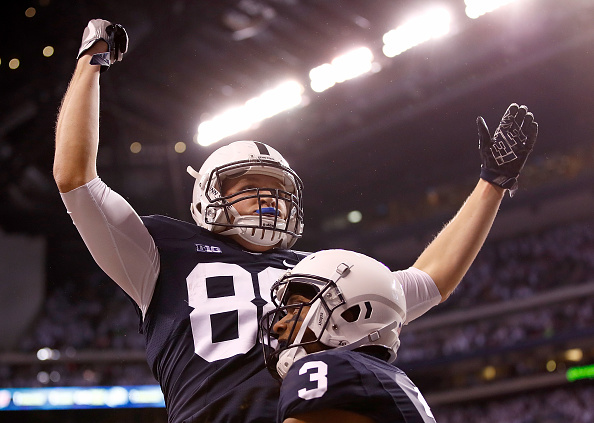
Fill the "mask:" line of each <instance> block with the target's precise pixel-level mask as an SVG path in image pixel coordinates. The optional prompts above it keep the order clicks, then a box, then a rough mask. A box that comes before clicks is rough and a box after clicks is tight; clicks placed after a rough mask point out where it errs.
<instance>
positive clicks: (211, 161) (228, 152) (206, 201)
mask: <svg viewBox="0 0 594 423" xmlns="http://www.w3.org/2000/svg"><path fill="white" fill-rule="evenodd" d="M188 173H189V174H190V175H192V176H193V177H194V178H196V182H195V183H194V192H193V195H192V204H191V205H190V210H191V212H192V216H193V217H194V220H195V221H196V223H197V224H198V225H199V226H202V227H203V228H206V229H208V230H209V231H212V232H216V233H220V234H221V235H234V234H239V236H241V237H242V238H243V239H245V240H247V241H249V242H250V243H252V244H256V245H262V246H275V245H277V244H278V245H279V246H280V247H282V248H290V247H291V246H292V245H293V244H294V243H295V242H296V241H297V239H298V238H300V237H301V234H302V232H303V195H302V192H303V183H302V182H301V179H300V178H299V176H297V174H296V173H295V172H294V171H293V170H292V169H291V168H290V167H289V164H288V163H287V161H286V160H285V159H284V158H283V156H281V154H280V153H279V152H278V151H276V150H275V149H274V148H272V147H270V146H268V145H266V144H264V143H261V142H258V141H236V142H233V143H231V144H229V145H226V146H224V147H221V148H219V149H217V150H215V151H214V152H213V153H212V154H211V155H210V156H209V157H208V158H207V159H206V161H205V162H204V164H203V165H202V167H201V168H200V171H199V172H196V171H195V170H194V169H192V167H191V166H188ZM250 174H251V175H253V174H256V175H266V176H272V177H274V178H276V179H278V180H279V181H280V182H281V183H282V184H283V186H284V188H285V189H284V190H282V189H277V188H270V187H257V188H250V189H246V190H243V191H241V192H240V193H236V194H235V195H233V196H224V195H223V193H222V186H223V182H224V181H225V179H228V178H239V177H242V176H245V175H250ZM248 198H257V199H258V201H257V202H258V204H260V203H261V202H260V199H269V200H271V202H273V203H274V204H275V207H266V208H263V207H262V206H261V205H260V206H259V210H256V211H255V213H254V214H253V215H249V216H241V215H240V214H239V213H238V212H237V210H236V209H235V207H233V205H234V204H236V203H238V202H239V201H243V200H245V199H248ZM281 201H282V202H284V203H285V205H286V210H287V217H286V219H283V218H281V216H280V212H279V208H278V205H279V203H280V202H281Z"/></svg>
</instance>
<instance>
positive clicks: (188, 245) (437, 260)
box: [54, 19, 536, 422]
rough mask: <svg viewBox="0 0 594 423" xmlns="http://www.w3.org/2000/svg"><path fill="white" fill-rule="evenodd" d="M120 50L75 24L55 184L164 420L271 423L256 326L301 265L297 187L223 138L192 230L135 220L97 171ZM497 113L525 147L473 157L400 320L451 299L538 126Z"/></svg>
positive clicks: (257, 147) (261, 156)
mask: <svg viewBox="0 0 594 423" xmlns="http://www.w3.org/2000/svg"><path fill="white" fill-rule="evenodd" d="M127 47H128V36H127V34H126V31H125V29H124V28H123V27H122V26H121V25H117V24H112V23H111V22H108V21H105V20H101V19H94V20H91V21H90V22H89V24H88V26H87V27H86V29H85V31H84V33H83V40H82V44H81V47H80V50H79V53H78V60H77V65H76V68H75V71H74V74H73V76H72V79H71V82H70V85H69V87H68V89H67V91H66V94H65V96H64V99H63V101H62V105H61V108H60V112H59V114H58V121H57V125H56V151H55V158H54V179H55V181H56V184H57V186H58V189H59V191H60V193H61V195H62V199H63V201H64V204H65V205H66V208H67V210H68V213H69V215H70V216H71V218H72V220H73V222H74V224H75V225H76V228H77V229H78V231H79V233H80V235H81V237H82V239H83V240H84V242H85V244H86V245H87V247H88V249H89V251H90V252H91V254H92V255H93V257H94V259H95V261H96V262H97V263H98V264H99V266H100V267H101V268H102V269H103V270H104V271H105V272H106V274H107V275H109V276H110V277H111V278H112V279H113V280H114V281H115V282H116V283H117V284H118V285H119V286H120V287H121V288H122V289H123V290H124V291H125V292H126V293H127V294H128V296H129V297H130V298H131V299H132V300H133V301H134V303H135V304H136V305H137V308H138V310H137V311H138V312H139V314H140V317H141V327H142V332H143V333H144V335H145V337H146V354H147V361H148V363H149V365H150V367H151V369H152V371H153V374H154V376H155V378H156V379H157V380H158V382H159V384H160V385H161V388H162V390H163V393H164V396H165V402H166V407H167V412H168V415H169V421H170V422H183V421H190V420H191V421H193V422H199V421H218V422H223V421H232V422H257V421H270V420H272V419H273V418H274V416H275V414H276V404H277V400H278V388H277V384H275V383H274V381H273V379H272V377H271V376H270V374H269V373H268V371H267V370H266V368H265V366H264V364H263V363H262V359H261V347H260V345H259V342H258V324H259V320H260V318H261V316H262V315H263V314H264V313H266V312H268V311H270V310H271V309H272V305H271V304H270V303H269V302H268V301H267V300H266V299H265V298H264V297H266V293H267V292H268V291H269V290H270V287H271V286H272V284H273V283H274V282H275V281H276V280H277V279H278V278H279V277H280V276H281V275H282V274H284V272H285V271H286V270H287V269H289V268H291V267H292V266H294V265H295V264H297V263H298V262H299V261H300V260H301V259H302V258H303V257H304V254H301V253H299V252H296V251H292V250H290V248H291V247H292V246H293V244H294V243H295V242H296V240H297V239H298V238H299V237H301V235H302V231H303V204H302V188H303V187H302V183H301V180H300V179H299V177H298V176H297V174H296V173H295V172H294V171H293V170H292V169H291V168H290V167H289V165H288V163H287V162H286V161H285V159H284V158H283V157H282V156H281V155H280V154H279V153H278V152H277V151H276V150H275V149H273V148H272V147H270V146H267V145H265V144H262V143H259V142H255V141H240V142H235V143H232V144H229V145H227V146H224V147H221V148H220V149H218V150H216V151H215V152H213V153H212V155H211V156H210V157H209V158H208V159H207V160H206V161H205V163H204V164H203V165H202V166H201V167H200V169H199V170H198V171H195V170H194V169H192V168H189V169H188V171H189V172H190V174H191V175H192V176H193V177H194V178H196V181H195V188H194V192H193V198H192V203H191V211H192V216H193V217H194V220H195V221H196V224H193V223H188V222H182V221H179V220H174V219H170V218H167V217H163V216H147V217H143V218H140V217H139V216H138V215H137V214H136V212H135V211H134V209H133V208H132V207H131V206H130V204H128V202H127V201H125V200H124V198H123V197H122V196H120V195H119V194H118V193H116V192H114V191H112V190H111V189H110V188H109V187H108V186H107V185H106V184H105V183H104V182H103V181H102V180H101V179H100V178H99V176H98V174H97V170H96V160H97V149H98V146H99V81H100V75H101V74H102V73H103V72H105V71H106V70H108V69H109V68H110V67H111V66H112V65H113V64H115V63H116V62H118V61H120V60H122V58H123V56H124V54H125V53H126V51H127ZM506 116H507V118H506V119H507V120H506V122H509V123H510V125H511V126H510V127H509V128H508V127H503V129H502V133H503V134H504V135H510V136H512V138H513V137H515V138H514V139H518V140H519V138H518V137H519V136H520V135H523V134H524V133H526V134H528V136H529V140H528V141H526V140H523V141H522V140H519V141H518V143H516V144H514V145H513V146H511V147H509V148H508V150H509V149H511V150H512V153H514V154H516V158H515V159H513V160H509V159H510V156H509V155H508V156H506V160H509V161H506V162H504V163H503V164H501V165H500V164H499V163H495V162H494V161H493V160H491V161H489V160H488V159H485V158H483V170H484V172H483V171H481V179H480V180H479V182H478V184H477V186H476V188H475V190H474V191H473V192H472V193H471V195H470V197H469V198H468V200H467V201H466V203H465V205H464V206H463V207H462V208H461V210H460V211H459V213H458V214H457V216H456V217H455V218H454V219H453V220H452V221H451V222H450V223H449V224H448V225H447V226H446V227H445V228H444V229H443V230H442V231H441V233H440V234H439V235H438V236H437V237H436V238H435V240H434V241H433V242H432V243H431V244H430V245H429V246H428V247H427V249H426V250H425V251H424V252H423V253H422V254H421V256H420V257H419V259H418V260H417V261H416V262H415V264H414V265H413V267H411V268H409V269H406V270H403V271H400V272H397V273H395V274H396V277H397V278H398V280H399V281H400V283H401V284H402V285H403V287H404V293H405V296H407V298H408V296H409V295H410V296H413V297H414V298H415V300H414V301H413V303H414V304H417V307H416V308H415V309H411V308H409V309H408V319H409V320H413V319H414V318H415V317H418V316H420V315H421V314H423V313H424V312H426V311H427V310H429V309H430V308H431V307H433V306H434V305H436V304H438V303H439V302H440V301H443V300H445V299H446V298H447V297H448V295H450V293H451V292H452V290H453V289H454V288H455V287H456V285H457V284H458V283H459V282H460V280H461V279H462V276H463V275H464V273H465V272H466V271H467V269H468V267H469V266H470V264H471V263H472V261H473V260H474V257H475V256H476V254H477V253H478V250H479V249H480V247H481V245H482V244H483V242H484V239H485V237H486V236H487V233H488V231H489V228H490V227H491V225H492V222H493V219H494V218H495V215H496V213H497V209H498V207H499V204H500V202H501V199H502V197H503V195H504V192H505V190H506V189H508V188H513V187H514V186H515V185H514V184H515V181H516V179H517V176H518V174H519V170H520V169H521V167H522V166H523V164H524V161H525V160H526V157H527V155H528V153H529V150H530V149H531V147H532V143H533V141H534V139H535V138H536V129H535V128H536V123H534V122H533V119H532V115H531V114H527V110H526V108H525V107H521V108H519V107H518V106H517V105H512V106H511V107H510V109H509V110H508V112H507V113H506ZM518 125H520V126H518ZM518 128H520V129H518ZM512 130H513V131H516V132H512ZM518 131H519V132H518ZM522 131H523V132H522ZM480 137H481V139H482V145H483V146H484V147H481V152H482V154H483V156H485V154H486V155H487V156H489V157H491V158H494V157H495V156H493V155H492V154H491V152H490V151H491V147H492V146H493V147H494V146H495V144H494V143H496V142H499V141H498V140H497V138H494V139H491V137H490V136H489V134H488V130H487V129H486V126H484V127H482V135H480ZM504 141H505V140H504ZM504 141H501V142H504ZM508 145H509V143H508V142H507V141H505V146H508ZM494 151H495V150H494ZM493 163H495V164H493ZM487 172H490V173H487Z"/></svg>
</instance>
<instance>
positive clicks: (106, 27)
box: [76, 19, 128, 72]
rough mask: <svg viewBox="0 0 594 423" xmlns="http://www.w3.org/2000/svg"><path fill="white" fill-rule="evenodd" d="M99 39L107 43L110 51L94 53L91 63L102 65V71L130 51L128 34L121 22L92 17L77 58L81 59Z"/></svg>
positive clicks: (84, 33)
mask: <svg viewBox="0 0 594 423" xmlns="http://www.w3.org/2000/svg"><path fill="white" fill-rule="evenodd" d="M99 40H103V41H105V42H106V43H107V45H108V46H109V48H108V51H106V52H105V53H97V54H94V55H93V57H92V58H91V62H90V63H91V64H92V65H100V66H101V72H104V71H106V70H107V69H109V67H110V66H111V65H113V64H114V63H115V62H118V61H120V60H122V58H123V57H124V53H126V51H128V34H127V33H126V30H125V29H124V27H123V26H122V25H120V24H112V23H111V22H109V21H106V20H103V19H92V20H90V21H89V24H88V25H87V27H86V28H85V31H84V32H83V37H82V43H81V45H80V49H79V50H78V56H76V58H77V59H79V58H80V57H81V56H82V55H83V54H85V52H86V51H87V50H88V49H90V48H91V47H92V46H93V44H95V43H96V42H97V41H99Z"/></svg>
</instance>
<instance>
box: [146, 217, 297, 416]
mask: <svg viewBox="0 0 594 423" xmlns="http://www.w3.org/2000/svg"><path fill="white" fill-rule="evenodd" d="M142 220H143V222H144V224H145V226H146V227H147V229H148V230H149V232H150V234H151V236H152V237H153V239H154V240H155V244H156V245H157V248H158V250H159V256H160V262H161V265H160V273H159V278H158V280H157V284H156V286H155V292H154V294H153V297H152V299H151V303H150V306H149V308H148V310H147V313H146V316H145V318H144V321H143V322H142V331H143V333H144V335H145V338H146V350H147V360H148V362H149V365H150V366H151V369H152V371H153V374H154V375H155V377H156V378H157V380H158V381H159V383H160V385H161V388H162V390H163V393H164V396H165V401H166V404H167V409H168V413H169V421H170V422H181V421H184V420H187V419H191V421H192V422H202V421H204V422H206V421H217V422H227V421H229V422H260V421H261V422H264V421H266V422H270V421H273V420H274V417H275V414H276V404H277V401H278V384H277V383H276V382H275V381H274V379H273V378H272V377H271V376H270V375H269V374H268V372H267V371H266V369H265V367H264V360H263V358H262V349H261V348H262V347H261V345H260V344H259V342H258V336H257V333H258V322H259V320H260V318H261V317H262V315H263V314H264V313H266V312H268V311H269V310H271V309H272V308H273V306H272V304H271V300H270V288H271V286H272V284H273V283H274V282H275V281H276V280H277V279H278V278H280V277H281V276H282V275H283V274H284V272H286V270H287V269H289V268H291V267H293V266H294V265H296V264H297V263H298V262H299V261H300V260H301V259H302V258H303V257H304V255H303V254H300V253H296V252H293V251H291V250H282V249H278V250H277V249H274V250H271V251H269V252H265V253H261V254H257V253H251V252H249V251H246V250H244V249H243V248H242V247H241V246H239V245H238V244H237V243H235V242H233V241H232V240H230V239H229V238H227V237H225V236H221V235H217V234H214V233H212V232H209V231H207V230H205V229H204V228H201V227H199V226H197V225H195V224H193V223H188V222H182V221H179V220H175V219H171V218H168V217H164V216H148V217H143V218H142Z"/></svg>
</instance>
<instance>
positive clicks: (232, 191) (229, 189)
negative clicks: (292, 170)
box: [222, 175, 287, 219]
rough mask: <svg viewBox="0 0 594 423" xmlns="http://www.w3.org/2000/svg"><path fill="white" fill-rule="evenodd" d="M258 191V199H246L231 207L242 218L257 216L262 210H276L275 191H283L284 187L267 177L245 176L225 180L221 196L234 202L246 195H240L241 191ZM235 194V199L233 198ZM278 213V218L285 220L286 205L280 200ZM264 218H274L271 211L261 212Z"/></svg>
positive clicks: (276, 180)
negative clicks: (257, 189)
mask: <svg viewBox="0 0 594 423" xmlns="http://www.w3.org/2000/svg"><path fill="white" fill-rule="evenodd" d="M256 188H259V189H260V197H259V198H256V197H254V198H247V199H245V200H241V201H238V202H237V203H235V204H233V207H234V208H235V210H237V212H238V213H239V214H240V215H242V216H249V215H254V216H258V215H259V211H260V209H264V208H272V209H276V208H277V199H276V198H275V191H274V190H276V189H280V190H285V186H284V185H283V184H282V183H281V182H280V181H279V180H278V179H276V178H274V177H272V176H268V175H247V176H244V177H240V178H234V179H227V180H226V181H225V182H224V183H223V189H222V191H223V195H224V196H231V198H230V199H229V201H234V200H236V199H239V198H241V197H242V196H244V195H246V194H245V193H243V194H240V192H241V191H244V190H248V189H256ZM254 193H255V192H249V193H247V195H248V196H249V195H253V194H254ZM236 194H237V198H234V197H233V196H234V195H236ZM278 213H279V216H278V217H279V218H281V219H286V217H287V204H286V202H285V201H283V200H282V199H279V201H278ZM262 214H263V215H264V216H266V215H268V216H270V217H274V212H273V211H272V210H267V211H266V212H264V211H263V213H262Z"/></svg>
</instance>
